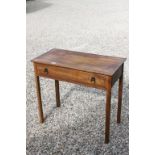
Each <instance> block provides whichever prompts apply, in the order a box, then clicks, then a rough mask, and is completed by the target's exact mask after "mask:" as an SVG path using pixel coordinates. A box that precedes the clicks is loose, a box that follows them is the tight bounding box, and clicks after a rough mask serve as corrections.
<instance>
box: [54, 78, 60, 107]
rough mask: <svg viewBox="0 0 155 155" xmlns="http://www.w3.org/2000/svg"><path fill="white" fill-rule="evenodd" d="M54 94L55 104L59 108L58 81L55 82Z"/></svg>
mask: <svg viewBox="0 0 155 155" xmlns="http://www.w3.org/2000/svg"><path fill="white" fill-rule="evenodd" d="M55 93H56V104H57V107H60V93H59V81H58V80H55Z"/></svg>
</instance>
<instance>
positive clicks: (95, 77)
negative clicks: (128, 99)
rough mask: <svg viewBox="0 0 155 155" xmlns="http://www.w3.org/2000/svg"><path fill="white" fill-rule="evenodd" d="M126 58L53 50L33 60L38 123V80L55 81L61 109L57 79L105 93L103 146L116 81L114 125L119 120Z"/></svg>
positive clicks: (57, 99)
mask: <svg viewBox="0 0 155 155" xmlns="http://www.w3.org/2000/svg"><path fill="white" fill-rule="evenodd" d="M125 60H126V58H119V57H111V56H103V55H97V54H90V53H82V52H75V51H68V50H63V49H52V50H50V51H49V52H47V53H45V54H43V55H41V56H39V57H37V58H35V59H33V60H32V62H33V65H34V72H35V81H36V89H37V98H38V111H39V118H40V122H41V123H43V121H44V117H43V108H42V101H41V91H40V81H39V77H40V76H41V77H46V78H51V79H54V80H55V90H56V105H57V107H60V94H59V80H60V81H67V82H71V83H76V84H82V85H85V86H89V87H94V88H98V89H105V90H106V108H105V113H106V117H105V119H106V120H105V143H108V142H109V135H110V107H111V88H112V86H113V85H114V83H115V82H116V81H117V80H118V79H119V88H118V110H117V123H120V121H121V105H122V89H123V66H124V62H125Z"/></svg>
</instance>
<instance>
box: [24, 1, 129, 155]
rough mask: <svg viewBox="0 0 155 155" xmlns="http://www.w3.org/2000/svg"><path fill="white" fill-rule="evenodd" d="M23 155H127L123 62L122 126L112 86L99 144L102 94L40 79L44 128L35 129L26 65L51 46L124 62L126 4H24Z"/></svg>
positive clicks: (31, 77)
mask: <svg viewBox="0 0 155 155" xmlns="http://www.w3.org/2000/svg"><path fill="white" fill-rule="evenodd" d="M26 18H27V38H26V39H27V40H26V42H27V73H26V75H27V113H26V114H27V120H26V125H27V133H26V134H27V147H26V149H27V155H59V154H60V155H61V154H64V155H73V154H77V155H102V154H104V155H127V154H129V153H128V151H129V148H128V140H129V137H128V132H129V129H128V124H129V116H128V110H129V109H128V106H129V99H128V96H129V95H128V90H129V86H128V60H127V61H126V63H125V69H124V70H125V75H124V89H123V93H124V94H123V105H122V122H121V124H119V125H118V124H117V123H116V112H117V111H116V110H117V88H118V87H117V86H118V83H116V84H115V85H114V88H113V91H112V92H113V93H112V103H111V104H112V108H111V136H110V143H109V144H104V132H105V130H104V128H105V92H104V91H102V90H97V89H92V88H87V87H84V86H79V85H75V84H70V83H66V82H60V94H61V107H60V108H56V104H55V89H54V81H53V80H49V79H43V78H41V88H42V99H43V108H44V114H45V118H46V120H45V123H44V124H39V121H38V114H37V98H36V91H35V83H34V74H33V66H32V63H31V62H30V60H31V59H32V58H34V57H35V56H38V55H40V54H42V53H44V52H45V51H47V50H49V49H51V48H54V47H57V48H64V49H70V50H77V51H82V52H91V53H96V54H103V55H113V56H122V57H127V58H128V0H117V1H116V0H74V1H73V0H33V1H27V14H26Z"/></svg>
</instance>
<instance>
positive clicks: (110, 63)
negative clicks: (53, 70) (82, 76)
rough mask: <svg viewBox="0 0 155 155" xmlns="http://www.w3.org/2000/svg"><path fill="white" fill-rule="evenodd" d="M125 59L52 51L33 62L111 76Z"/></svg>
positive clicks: (60, 50)
mask: <svg viewBox="0 0 155 155" xmlns="http://www.w3.org/2000/svg"><path fill="white" fill-rule="evenodd" d="M125 60H126V58H120V57H111V56H104V55H97V54H90V53H82V52H75V51H68V50H63V49H52V50H50V51H48V52H47V53H44V54H42V55H40V56H39V57H37V58H35V59H33V60H32V61H33V62H36V63H41V64H47V65H54V66H59V67H65V68H71V69H76V70H81V71H86V72H93V73H99V74H104V75H108V76H112V75H113V74H114V73H115V72H116V71H117V69H118V68H119V67H120V66H121V65H122V64H123V63H124V61H125Z"/></svg>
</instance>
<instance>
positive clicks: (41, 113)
mask: <svg viewBox="0 0 155 155" xmlns="http://www.w3.org/2000/svg"><path fill="white" fill-rule="evenodd" d="M35 81H36V89H37V98H38V112H39V119H40V123H43V122H44V116H43V109H42V101H41V91H40V81H39V76H35Z"/></svg>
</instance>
